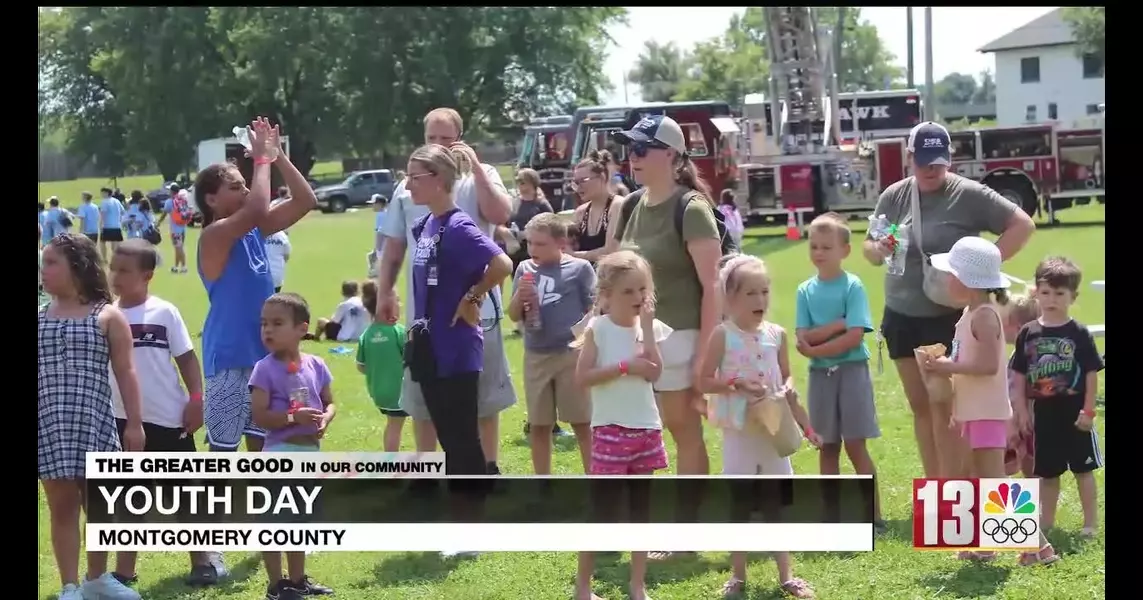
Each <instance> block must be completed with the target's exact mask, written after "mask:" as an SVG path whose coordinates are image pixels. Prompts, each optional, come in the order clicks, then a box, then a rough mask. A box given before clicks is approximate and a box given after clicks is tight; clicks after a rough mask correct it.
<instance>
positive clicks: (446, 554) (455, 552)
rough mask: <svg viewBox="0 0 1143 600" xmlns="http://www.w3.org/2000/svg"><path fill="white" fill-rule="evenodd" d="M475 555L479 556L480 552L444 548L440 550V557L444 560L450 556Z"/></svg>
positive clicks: (465, 556) (469, 556)
mask: <svg viewBox="0 0 1143 600" xmlns="http://www.w3.org/2000/svg"><path fill="white" fill-rule="evenodd" d="M477 556H480V553H479V552H476V551H473V550H444V551H442V552H441V558H443V559H445V560H448V559H450V558H476V557H477Z"/></svg>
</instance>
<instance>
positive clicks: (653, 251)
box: [615, 187, 719, 331]
mask: <svg viewBox="0 0 1143 600" xmlns="http://www.w3.org/2000/svg"><path fill="white" fill-rule="evenodd" d="M689 191H690V190H689V189H687V188H684V187H679V188H678V189H677V190H676V191H675V194H674V195H673V196H672V197H671V198H668V199H667V200H666V201H664V202H661V203H659V204H656V205H654V206H648V205H647V201H646V196H643V198H642V199H641V200H640V201H639V204H637V205H635V208H634V209H632V211H631V222H630V223H619V224H618V225H619V226H620V227H619V229H618V230H617V231H616V235H615V237H616V238H618V239H619V241H620V242H621V244H622V246H624V247H626V246H635V250H636V251H637V252H638V253H639V254H641V255H643V258H645V259H647V262H648V263H650V264H651V276H652V278H653V279H654V281H655V288H656V290H657V294H656V304H655V316H656V317H657V318H658V319H659V320H660V321H662V322H664V323H666V324H667V325H670V326H671V328H672V329H674V330H675V331H680V330H686V329H698V328H699V325H700V323H699V321H700V320H701V315H700V311H701V310H702V308H701V307H702V284H701V283H699V278H698V274H697V273H695V264H694V260H693V259H692V258H691V255H690V253H689V252H687V246H686V242H689V241H691V240H701V239H714V240H717V239H719V238H718V225H717V224H716V222H715V220H714V209H713V208H712V207H711V205H710V203H709V202H708V201H707V200H706V198H704V197H703V196H702V195H701V194H695V195H692V196H691V198H690V202H689V203H688V204H687V206H686V208H685V209H683V235H682V239H679V230H678V227H676V221H675V211H676V210H678V209H677V208H676V207H677V206H678V203H679V202H683V201H684V199H685V197H686V195H687V194H686V193H687V192H689Z"/></svg>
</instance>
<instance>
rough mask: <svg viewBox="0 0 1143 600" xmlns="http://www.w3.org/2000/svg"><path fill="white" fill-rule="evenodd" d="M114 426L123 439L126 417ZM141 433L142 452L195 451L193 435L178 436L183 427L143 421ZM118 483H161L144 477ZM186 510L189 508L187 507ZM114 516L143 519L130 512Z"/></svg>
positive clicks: (125, 520) (177, 514) (121, 518)
mask: <svg viewBox="0 0 1143 600" xmlns="http://www.w3.org/2000/svg"><path fill="white" fill-rule="evenodd" d="M115 426H116V428H117V429H118V430H119V439H120V440H122V439H123V430H124V429H126V428H127V420H126V419H115ZM143 435H145V436H147V441H146V442H145V443H144V446H143V451H144V452H194V451H195V445H194V436H191V435H188V436H186V437H180V436H182V435H183V428H182V427H177V428H173V427H163V426H161V425H155V424H153V423H143ZM168 481H169V480H168ZM119 483H120V484H122V485H148V484H150V485H151V487H152V488H154V487H156V486H160V485H162V481H161V480H151V481H148V480H146V479H131V480H123V481H120V482H119ZM182 507H186V503H183V504H182V505H180V508H182ZM188 510H189V507H188ZM182 514H186V513H185V511H184V510H180V511H179V512H178V513H176V517H178V516H180V515H182ZM116 517H117V518H116V520H117V521H120V522H124V523H130V522H138V521H142V520H143V518H142V517H137V516H135V515H132V514H130V513H128V514H126V515H117V516H116Z"/></svg>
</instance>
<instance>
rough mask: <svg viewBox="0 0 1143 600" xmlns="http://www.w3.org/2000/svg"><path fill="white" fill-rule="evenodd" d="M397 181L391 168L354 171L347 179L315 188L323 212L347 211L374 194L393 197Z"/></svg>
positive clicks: (361, 204) (365, 202) (365, 201)
mask: <svg viewBox="0 0 1143 600" xmlns="http://www.w3.org/2000/svg"><path fill="white" fill-rule="evenodd" d="M394 187H396V181H395V180H394V178H393V172H392V171H390V170H389V169H375V170H370V171H354V172H353V173H350V174H349V175H348V176H347V177H346V178H345V181H343V182H341V183H337V184H334V185H325V186H322V187H319V188H317V189H316V190H314V194H315V195H316V196H317V203H318V208H319V209H321V211H322V212H327V213H328V212H334V213H340V212H345V209H347V208H349V207H351V206H364V205H365V204H368V203H369V200H370V199H371V198H372V197H373V195H374V194H381V196H382V197H384V198H385V199H386V200H388V199H391V198H392V197H393V188H394Z"/></svg>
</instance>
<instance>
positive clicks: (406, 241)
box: [377, 108, 516, 474]
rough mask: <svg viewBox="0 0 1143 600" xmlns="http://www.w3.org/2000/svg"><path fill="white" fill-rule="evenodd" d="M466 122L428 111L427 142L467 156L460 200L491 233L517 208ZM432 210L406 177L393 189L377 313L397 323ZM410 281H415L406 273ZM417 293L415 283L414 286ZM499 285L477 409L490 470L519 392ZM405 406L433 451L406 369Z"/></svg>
mask: <svg viewBox="0 0 1143 600" xmlns="http://www.w3.org/2000/svg"><path fill="white" fill-rule="evenodd" d="M463 129H464V122H463V120H462V119H461V117H460V114H458V113H457V112H456V111H455V110H453V109H451V108H437V109H434V110H432V111H430V112H429V113H428V114H427V115H425V143H426V144H440V145H442V146H445V147H446V148H453V149H454V150H458V151H460V152H464V153H465V154H466V155H467V156H468V162H469V163H471V165H472V169H473V172H472V173H470V174H468V175H465V176H463V177H462V178H461V179H460V180H458V181H457V182H456V185H455V186H453V198H454V199H455V200H456V205H457V206H458V207H459V208H460V209H461V210H463V211H464V212H466V213H468V216H470V217H472V220H473V221H475V222H476V224H477V227H479V228H480V229H481V231H484V232H485V233H486V234H488V235H489V237H491V235H492V231H493V229H494V228H495V227H496V225H500V224H503V223H506V222H508V218H509V216H510V215H511V213H512V198H511V196H509V195H508V190H507V189H505V187H504V182H503V181H501V179H500V174H499V173H498V172H497V171H496V167H494V166H492V165H486V164H483V163H481V162H480V161H479V159H477V157H476V153H475V152H474V151H473V150H472V148H470V147H469V146H468V145H467V144H464V143H463V142H460V141H459V140H460V136H461V133H462V131H463ZM428 212H429V210H428V208H427V207H424V206H416V205H414V204H413V200H412V197H411V196H410V195H409V193H408V192H407V191H406V190H405V181H402V182H401V183H399V184H398V185H397V188H396V189H395V190H394V191H393V201H392V202H391V203H390V204H389V207H388V209H387V211H386V214H385V220H384V223H383V224H382V226H381V233H382V234H383V235H384V236H385V238H386V241H385V244H384V247H383V248H382V251H381V260H380V261H379V266H378V284H377V292H378V298H377V318H378V320H381V321H384V322H387V323H395V322H396V321H397V317H398V313H399V312H400V303H399V302H398V300H397V294H396V292H395V290H394V287H395V285H396V282H397V275H398V273H400V272H401V267H402V265H404V264H408V265H409V266H410V267H411V265H412V262H413V261H412V260H405V257H406V254H407V253H409V252H410V251H411V250H412V248H414V247H415V246H416V242H415V240H413V224H414V223H415V222H416V220H417V219H418V218H420V217H421V216H422V215H426V214H428ZM407 275H408V274H407V273H406V277H405V281H406V283H408V282H410V281H412V277H409V276H407ZM409 292H410V294H411V293H412V286H410V290H409ZM413 306H414V302H413V299H412V297H411V296H410V297H409V301H408V302H407V304H406V309H407V310H406V313H407V314H406V321H405V322H406V323H412V322H413V320H414V316H413ZM502 306H503V304H502V302H501V298H500V289H499V288H493V289H492V292H491V293H490V294H489V295H488V297H487V298H486V299H485V301H484V303H483V304H482V305H481V307H480V317H481V323H482V325H483V327H484V370H483V371H482V372H481V374H480V390H479V397H478V400H477V402H478V410H479V417H480V441H481V446H482V447H483V449H484V456H485V457H486V458H487V460H488V461H489V472H490V473H494V474H495V473H499V467H497V466H496V459H497V457H498V456H499V448H500V413H501V412H502V411H503V410H504V409H506V408H508V407H510V406H512V405H513V404H515V403H516V391H515V389H514V388H513V387H512V378H511V373H510V371H509V367H508V355H507V354H505V352H504V336H503V334H502V332H501V330H500V318H501V317H502V316H503V310H502ZM401 408H402V409H404V410H405V411H406V412H407V413H409V416H410V417H412V418H413V425H414V427H413V434H414V437H415V438H416V444H417V451H419V452H434V451H436V447H437V439H436V431H435V430H434V429H433V424H432V421H431V420H430V419H429V412H428V409H427V408H425V402H424V398H423V397H422V396H421V387H420V386H419V385H417V384H416V383H414V382H413V381H412V379H411V378H410V377H409V373H408V370H406V371H405V381H404V385H403V386H402V389H401Z"/></svg>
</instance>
